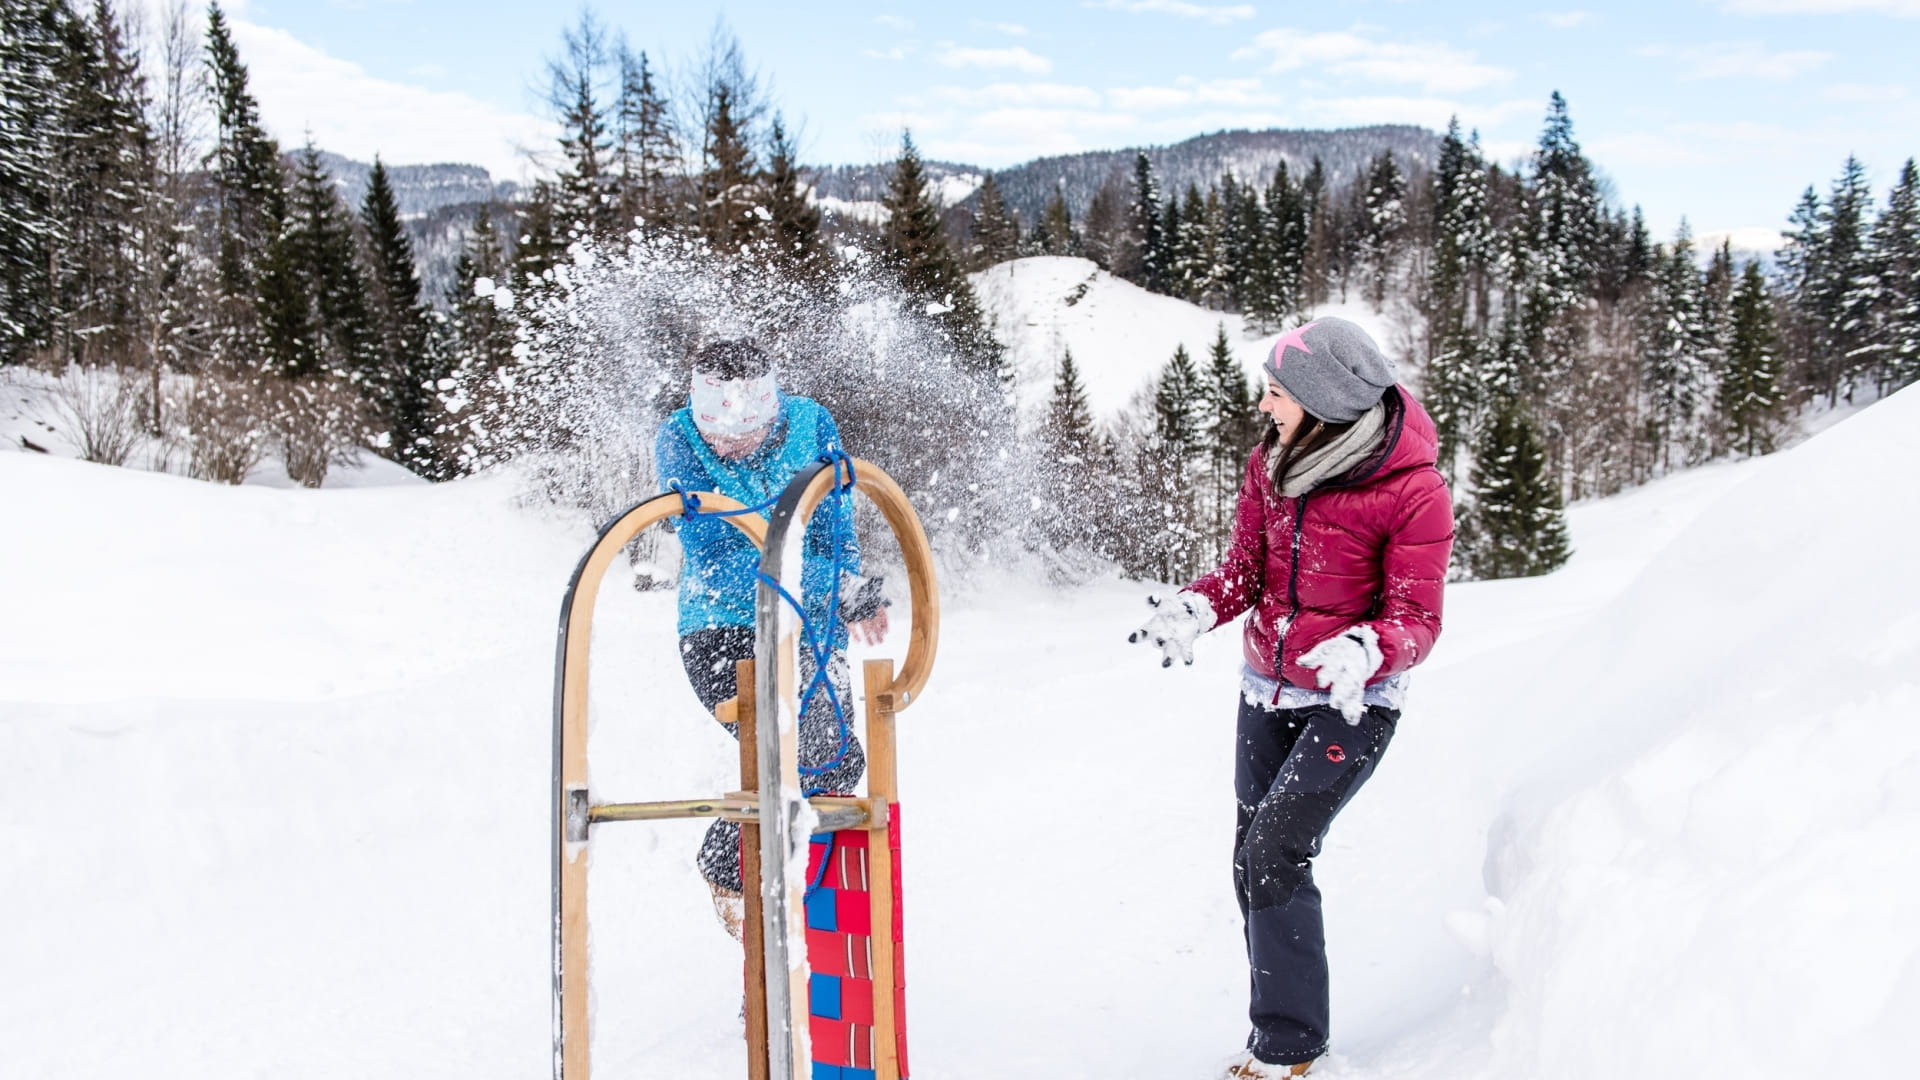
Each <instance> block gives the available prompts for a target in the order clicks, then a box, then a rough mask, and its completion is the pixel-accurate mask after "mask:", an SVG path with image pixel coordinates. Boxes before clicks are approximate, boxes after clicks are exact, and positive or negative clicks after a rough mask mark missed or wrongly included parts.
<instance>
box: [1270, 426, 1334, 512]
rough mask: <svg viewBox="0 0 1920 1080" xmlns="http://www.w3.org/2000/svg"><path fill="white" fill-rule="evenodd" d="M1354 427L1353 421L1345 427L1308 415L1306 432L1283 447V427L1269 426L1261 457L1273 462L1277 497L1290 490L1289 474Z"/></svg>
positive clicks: (1272, 469) (1274, 492)
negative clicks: (1300, 461)
mask: <svg viewBox="0 0 1920 1080" xmlns="http://www.w3.org/2000/svg"><path fill="white" fill-rule="evenodd" d="M1353 424H1354V422H1353V421H1348V422H1347V423H1344V424H1330V423H1328V422H1327V421H1325V420H1322V419H1320V418H1319V417H1317V416H1315V415H1313V414H1312V413H1308V414H1307V426H1306V429H1305V430H1304V431H1302V432H1300V434H1299V436H1298V437H1297V438H1295V439H1294V440H1293V441H1292V442H1290V443H1288V444H1286V445H1285V446H1281V445H1280V426H1279V425H1278V424H1274V423H1272V422H1269V423H1268V424H1267V433H1266V434H1265V435H1262V436H1261V437H1260V450H1261V453H1263V454H1264V455H1266V459H1267V460H1268V461H1271V462H1273V467H1272V468H1271V469H1269V470H1268V473H1269V474H1270V475H1271V476H1272V477H1273V494H1274V495H1275V496H1276V497H1279V496H1280V493H1281V490H1282V489H1284V488H1285V487H1286V486H1287V470H1289V469H1291V468H1293V466H1294V465H1295V464H1296V463H1298V462H1299V460H1300V459H1301V458H1302V457H1305V456H1306V455H1307V454H1308V453H1309V452H1311V451H1312V450H1314V449H1315V448H1317V447H1320V446H1324V445H1325V444H1327V443H1330V442H1332V441H1333V440H1335V439H1337V438H1339V437H1340V436H1342V435H1345V434H1346V433H1347V432H1348V431H1349V430H1350V429H1351V428H1352V427H1353ZM1276 447H1278V448H1279V452H1280V457H1279V459H1278V460H1277V461H1276V460H1275V459H1274V456H1273V454H1274V449H1275V448H1276Z"/></svg>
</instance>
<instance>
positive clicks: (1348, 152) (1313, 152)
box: [993, 124, 1440, 221]
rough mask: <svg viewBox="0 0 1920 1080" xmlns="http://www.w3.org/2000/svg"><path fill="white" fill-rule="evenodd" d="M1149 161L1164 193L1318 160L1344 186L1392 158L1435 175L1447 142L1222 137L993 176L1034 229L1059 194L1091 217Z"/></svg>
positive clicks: (1396, 136)
mask: <svg viewBox="0 0 1920 1080" xmlns="http://www.w3.org/2000/svg"><path fill="white" fill-rule="evenodd" d="M1143 152H1144V153H1145V154H1146V155H1147V160H1148V161H1149V162H1150V163H1152V165H1153V171H1154V173H1155V175H1157V176H1158V177H1159V178H1160V184H1161V190H1163V191H1173V192H1180V191H1185V190H1186V189H1187V186H1188V185H1189V184H1192V185H1196V186H1198V187H1199V188H1200V190H1202V191H1205V190H1206V189H1207V187H1208V185H1210V184H1216V183H1218V182H1219V181H1220V178H1221V177H1222V176H1225V175H1227V174H1228V173H1232V174H1233V175H1234V176H1237V177H1239V178H1240V179H1242V180H1251V181H1253V182H1255V183H1258V184H1264V183H1266V182H1267V181H1268V180H1270V179H1272V177H1273V170H1274V169H1275V168H1276V167H1277V166H1278V165H1279V164H1280V163H1281V162H1283V161H1284V162H1286V164H1287V168H1288V170H1289V171H1291V172H1292V173H1293V174H1294V175H1296V176H1300V175H1304V174H1305V173H1307V172H1308V171H1309V170H1310V169H1311V168H1312V167H1313V162H1314V160H1315V159H1318V160H1319V162H1320V164H1321V167H1322V168H1323V169H1325V170H1326V174H1327V178H1328V179H1329V180H1332V181H1336V182H1339V181H1344V180H1346V179H1349V178H1351V177H1353V176H1355V175H1357V174H1359V173H1361V172H1363V171H1365V169H1366V167H1367V165H1368V163H1369V162H1371V161H1373V159H1374V158H1376V157H1378V156H1379V155H1380V154H1382V153H1385V152H1390V153H1392V154H1393V155H1394V157H1395V158H1397V159H1399V161H1400V164H1401V167H1402V168H1403V169H1407V170H1409V171H1415V170H1424V169H1426V168H1431V167H1432V165H1433V163H1434V162H1435V161H1437V160H1439V156H1440V135H1439V134H1438V133H1436V132H1432V131H1428V130H1427V129H1426V128H1422V127H1416V126H1414V125H1412V124H1377V125H1374V126H1371V127H1356V128H1338V129H1326V130H1299V129H1283V128H1269V129H1267V130H1265V131H1219V132H1215V133H1213V134H1211V135H1196V136H1194V137H1193V138H1191V139H1186V140H1183V141H1181V142H1177V143H1174V144H1173V145H1171V146H1160V147H1152V146H1149V147H1128V148H1126V149H1123V150H1090V151H1087V152H1086V153H1082V154H1063V155H1060V156H1058V157H1044V158H1036V159H1034V160H1033V161H1029V162H1027V163H1026V164H1024V165H1015V166H1014V167H1012V168H1010V169H1001V170H998V171H997V172H995V173H994V174H993V178H994V182H995V183H997V184H999V185H1000V195H1001V197H1002V198H1003V199H1005V200H1006V204H1007V207H1008V208H1009V209H1011V210H1015V211H1017V212H1018V213H1019V214H1020V215H1021V216H1022V217H1023V218H1025V219H1026V220H1028V221H1038V220H1040V217H1041V215H1042V214H1044V213H1045V211H1046V206H1047V202H1048V201H1049V200H1050V199H1052V198H1053V196H1054V193H1055V192H1056V191H1057V192H1059V193H1060V194H1061V195H1062V196H1063V197H1064V198H1065V199H1066V203H1067V209H1068V210H1070V211H1071V212H1072V213H1073V216H1074V217H1075V218H1076V219H1078V218H1082V217H1085V216H1086V212H1087V207H1088V204H1090V203H1091V202H1092V201H1093V196H1094V193H1095V192H1097V191H1099V190H1100V188H1101V186H1102V185H1104V184H1106V183H1107V182H1108V180H1109V179H1110V178H1111V177H1114V176H1115V175H1119V176H1120V177H1121V178H1122V180H1125V179H1126V178H1128V177H1130V176H1131V175H1132V173H1133V166H1134V159H1135V157H1136V156H1137V155H1139V154H1141V153H1143Z"/></svg>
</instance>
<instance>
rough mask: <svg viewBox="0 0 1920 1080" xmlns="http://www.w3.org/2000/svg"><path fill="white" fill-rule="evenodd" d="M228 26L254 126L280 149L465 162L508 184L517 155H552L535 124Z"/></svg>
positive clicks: (282, 37) (518, 166) (290, 40)
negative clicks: (256, 107)
mask: <svg viewBox="0 0 1920 1080" xmlns="http://www.w3.org/2000/svg"><path fill="white" fill-rule="evenodd" d="M228 6H229V9H232V8H234V7H238V6H239V5H232V4H230V5H228ZM229 22H230V25H231V26H232V28H233V36H234V40H235V42H236V43H237V44H238V45H239V47H240V55H241V56H242V57H243V58H245V60H246V62H247V68H248V71H249V73H250V75H251V85H252V89H253V92H254V96H255V97H257V98H258V99H259V101H260V114H261V118H262V119H263V120H264V121H265V122H266V124H267V126H268V128H269V129H270V130H271V131H272V132H273V134H274V135H275V136H276V137H277V138H278V139H279V140H280V142H281V145H282V146H286V147H289V148H291V147H295V146H298V145H300V144H301V143H303V142H305V141H306V138H307V135H308V134H309V133H311V134H312V136H313V141H314V144H315V145H317V146H320V147H321V148H323V149H327V150H331V151H333V152H335V153H339V154H345V155H347V156H348V157H352V158H358V159H360V160H362V161H365V160H368V159H370V158H372V157H373V155H374V154H375V153H378V154H380V156H381V158H382V160H385V161H388V162H390V163H393V164H426V163H432V162H443V161H454V162H466V163H470V164H475V165H480V166H483V167H485V168H486V169H487V171H489V172H491V173H493V175H494V176H496V177H502V178H510V177H518V176H520V175H522V174H523V173H524V171H525V165H526V160H525V158H524V156H522V155H521V154H519V153H518V152H517V148H518V147H527V148H530V149H536V150H541V151H544V150H546V149H547V148H548V147H549V146H551V145H552V139H553V132H552V128H551V126H550V125H549V124H547V123H546V122H545V121H542V120H540V119H538V118H537V117H533V116H528V115H525V114H522V113H513V112H507V111H505V110H503V109H500V108H499V107H497V106H494V105H491V104H488V103H486V102H483V101H480V100H478V99H475V98H472V97H469V96H467V95H466V94H461V93H456V92H452V91H441V90H428V89H426V88H424V87H419V86H410V85H408V84H406V83H400V82H394V81H392V80H390V79H381V78H376V77H374V76H372V75H369V74H367V72H366V71H365V69H363V68H361V67H360V65H358V64H355V63H353V62H351V61H347V60H341V59H338V58H337V57H333V56H329V55H327V54H326V53H324V52H322V51H320V50H319V49H316V48H314V47H313V46H311V45H308V44H306V43H305V42H302V41H300V40H299V39H298V38H295V37H294V36H293V35H292V34H289V33H287V32H286V31H284V30H278V29H274V28H271V27H265V26H257V25H255V24H253V23H249V22H246V21H245V20H242V19H237V18H233V19H230V20H229Z"/></svg>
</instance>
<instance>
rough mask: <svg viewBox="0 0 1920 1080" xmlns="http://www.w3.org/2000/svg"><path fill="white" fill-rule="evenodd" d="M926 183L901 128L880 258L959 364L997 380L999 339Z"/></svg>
mask: <svg viewBox="0 0 1920 1080" xmlns="http://www.w3.org/2000/svg"><path fill="white" fill-rule="evenodd" d="M926 187H927V174H926V168H925V166H924V165H923V164H922V163H921V160H920V151H919V149H918V148H917V147H915V146H914V145H913V136H912V135H911V134H910V133H903V134H902V135H901V136H900V156H899V157H898V158H896V159H895V160H894V164H893V175H892V176H891V177H890V178H889V180H888V184H887V195H886V200H885V202H884V205H885V207H886V210H887V226H886V231H885V232H884V233H883V235H882V241H883V243H884V245H885V252H886V258H887V260H888V262H889V263H890V264H891V265H892V267H893V269H894V272H895V273H897V274H898V275H899V278H900V284H901V286H902V287H903V288H904V289H905V290H906V294H907V296H908V297H909V298H910V299H911V301H912V302H913V303H914V304H915V305H924V306H925V308H926V310H927V311H928V313H929V314H931V315H934V316H935V317H936V318H937V319H938V320H939V322H940V325H941V327H942V329H944V330H945V331H946V335H947V340H948V341H949V342H951V343H952V344H953V347H954V350H955V352H956V354H957V355H958V358H959V359H960V361H961V363H962V364H963V365H964V366H965V367H966V368H968V369H969V370H971V371H974V372H976V373H979V374H982V375H985V376H988V377H989V378H991V379H992V380H993V382H994V383H995V384H996V385H998V384H1000V383H1002V382H1003V381H1004V380H1005V378H1006V375H1005V371H1004V369H1003V367H1002V363H1001V346H1000V343H999V342H997V341H995V340H994V339H993V335H992V334H991V333H990V332H989V331H988V329H987V326H986V318H985V316H984V315H983V313H982V312H981V310H980V302H979V300H978V299H976V298H975V297H974V295H973V286H972V285H970V284H969V283H968V282H967V275H966V272H965V271H963V270H962V269H961V268H960V261H959V260H958V259H957V258H955V257H954V254H953V250H952V249H951V248H949V247H948V246H947V237H946V231H945V230H944V229H942V228H941V225H940V210H939V207H937V206H935V205H934V203H933V201H932V200H931V199H929V198H928V197H927V191H926Z"/></svg>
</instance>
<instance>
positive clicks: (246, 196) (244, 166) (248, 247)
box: [207, 3, 287, 330]
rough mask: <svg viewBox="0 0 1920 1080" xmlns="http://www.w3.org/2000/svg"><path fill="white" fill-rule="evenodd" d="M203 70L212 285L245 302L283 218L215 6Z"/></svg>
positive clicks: (265, 142) (274, 174) (264, 145)
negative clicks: (208, 117)
mask: <svg viewBox="0 0 1920 1080" xmlns="http://www.w3.org/2000/svg"><path fill="white" fill-rule="evenodd" d="M207 68H208V72H209V75H210V76H211V80H212V90H213V98H214V107H215V114H216V124H217V130H218V135H217V138H216V141H215V143H214V147H213V154H212V158H211V161H210V163H209V164H210V166H211V171H212V174H213V175H212V179H213V184H214V196H215V199H216V202H217V212H218V218H219V220H218V224H217V228H218V232H217V235H218V237H219V260H218V261H219V267H220V282H221V287H222V290H223V291H224V292H225V293H226V295H227V296H228V297H230V298H246V297H250V296H252V295H254V293H255V291H256V290H255V283H254V275H255V272H256V270H255V267H256V264H257V262H258V261H259V259H260V257H261V255H262V253H263V252H264V251H265V249H266V247H267V245H268V244H270V243H272V242H273V238H274V237H275V236H276V235H277V234H278V232H279V230H280V225H281V222H282V221H283V220H284V219H285V217H286V212H287V208H286V177H285V175H284V174H283V173H282V171H281V168H280V148H279V146H278V145H277V144H276V143H275V142H274V141H273V139H272V138H271V137H270V136H269V135H268V134H267V132H266V129H265V128H264V127H262V126H261V123H260V105H259V103H258V102H257V101H255V100H254V97H253V93H252V91H251V90H250V89H249V88H248V76H247V67H246V65H245V64H244V63H242V62H241V60H240V52H239V50H238V49H237V48H236V47H235V46H234V44H233V35H232V33H231V32H230V31H229V30H228V29H227V22H226V16H225V14H224V13H223V12H222V11H221V10H220V5H219V4H218V3H214V4H211V5H209V6H208V9H207ZM231 329H234V330H244V327H233V328H231Z"/></svg>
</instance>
